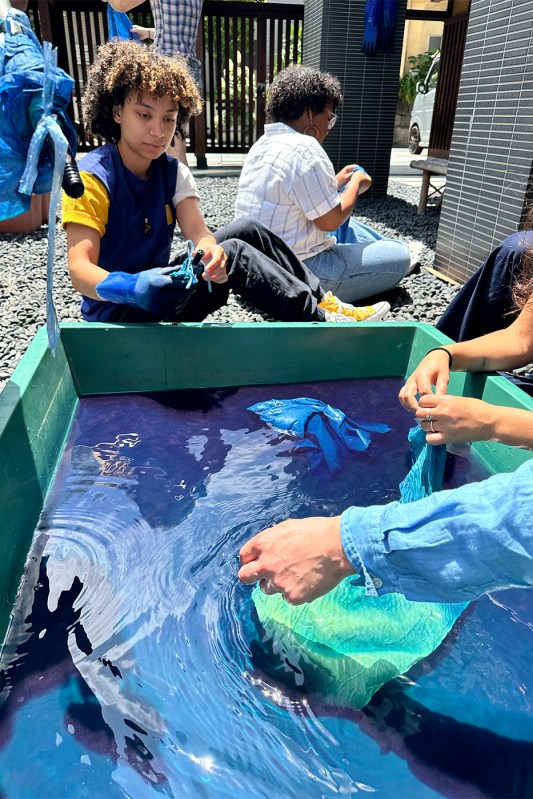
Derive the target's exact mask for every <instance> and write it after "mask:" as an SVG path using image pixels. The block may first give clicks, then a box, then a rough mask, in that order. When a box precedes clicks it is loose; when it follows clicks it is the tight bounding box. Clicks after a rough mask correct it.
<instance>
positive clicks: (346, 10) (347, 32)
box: [303, 0, 406, 197]
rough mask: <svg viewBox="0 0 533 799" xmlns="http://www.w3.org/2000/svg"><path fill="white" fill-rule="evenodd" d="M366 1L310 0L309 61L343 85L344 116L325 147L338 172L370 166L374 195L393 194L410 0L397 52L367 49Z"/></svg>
mask: <svg viewBox="0 0 533 799" xmlns="http://www.w3.org/2000/svg"><path fill="white" fill-rule="evenodd" d="M365 5H366V2H365V0H306V3H305V14H304V45H303V63H304V64H307V65H308V66H312V67H315V68H316V69H320V70H323V71H325V72H331V73H332V74H333V75H336V76H337V77H338V78H339V80H340V82H341V84H342V88H343V94H344V101H343V103H342V106H341V107H340V119H339V121H338V122H337V124H336V125H335V127H334V128H333V130H332V132H331V133H330V134H329V136H328V137H327V139H326V141H325V144H324V148H325V150H326V152H327V153H328V155H329V157H330V158H331V160H332V161H333V165H334V167H335V169H336V170H339V169H341V168H342V167H343V166H346V164H351V163H357V164H361V166H364V168H365V169H366V170H367V171H368V173H369V174H370V175H371V176H372V180H373V183H372V189H371V193H372V195H373V196H375V197H382V196H384V195H386V193H387V184H388V179H389V165H390V153H391V149H392V138H393V133H394V118H395V113H396V103H397V100H398V80H399V74H400V59H401V53H402V43H403V29H404V21H405V6H406V0H400V2H399V3H398V6H399V8H398V21H397V25H396V31H395V37H394V47H393V52H392V53H390V54H383V53H381V52H379V53H378V54H377V55H375V56H371V57H369V56H366V55H365V54H364V53H362V52H361V41H362V39H363V32H364V20H365Z"/></svg>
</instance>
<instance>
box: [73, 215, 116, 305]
mask: <svg viewBox="0 0 533 799" xmlns="http://www.w3.org/2000/svg"><path fill="white" fill-rule="evenodd" d="M66 229H67V254H68V271H69V274H70V279H71V281H72V285H73V286H74V288H75V289H76V291H79V292H80V294H84V295H85V296H86V297H92V298H93V299H94V300H98V299H100V298H99V297H98V294H97V293H96V285H97V284H98V283H100V281H102V280H104V279H105V278H106V277H107V275H108V274H109V273H108V272H106V270H105V269H102V267H100V266H98V258H99V256H100V234H99V233H98V231H97V230H94V228H90V227H87V225H80V224H78V223H77V222H69V223H68V224H67V226H66Z"/></svg>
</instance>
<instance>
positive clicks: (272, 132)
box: [235, 122, 339, 259]
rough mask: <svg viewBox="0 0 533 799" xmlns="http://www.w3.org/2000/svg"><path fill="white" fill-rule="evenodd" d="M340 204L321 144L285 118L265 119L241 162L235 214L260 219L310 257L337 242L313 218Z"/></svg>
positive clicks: (330, 166)
mask: <svg viewBox="0 0 533 799" xmlns="http://www.w3.org/2000/svg"><path fill="white" fill-rule="evenodd" d="M338 204H339V190H338V185H337V179H336V177H335V171H334V169H333V164H332V163H331V161H330V160H329V158H328V156H327V155H326V152H325V150H324V149H323V147H322V145H321V144H319V143H318V141H317V140H316V139H314V138H313V137H312V136H305V135H304V134H303V133H298V132H297V131H296V130H293V128H291V127H289V126H288V125H285V124H283V123H282V122H275V123H273V124H270V125H266V126H265V133H264V135H263V136H261V138H260V139H259V140H258V141H256V143H255V144H254V145H253V147H252V148H251V149H250V152H249V153H248V155H247V156H246V159H245V162H244V166H243V168H242V172H241V177H240V180H239V191H238V193H237V200H236V203H235V219H239V218H241V217H243V216H244V217H251V218H252V219H257V220H259V221H260V222H262V223H263V224H264V225H265V226H266V227H268V228H270V230H272V231H274V233H277V234H278V236H280V237H281V238H282V239H283V240H284V241H285V242H286V243H287V244H288V245H289V246H290V247H291V248H292V249H293V250H294V252H295V253H296V255H297V256H298V257H299V258H302V259H306V258H310V257H311V256H313V255H317V254H318V253H319V252H323V251H324V250H329V249H330V248H331V247H333V246H334V245H335V243H336V239H335V238H334V237H332V236H328V234H327V233H325V232H324V231H323V230H320V229H319V228H318V227H317V226H316V225H315V223H314V221H313V220H314V219H317V218H318V217H319V216H323V215H324V214H326V213H327V212H328V211H331V209H332V208H335V206H337V205H338Z"/></svg>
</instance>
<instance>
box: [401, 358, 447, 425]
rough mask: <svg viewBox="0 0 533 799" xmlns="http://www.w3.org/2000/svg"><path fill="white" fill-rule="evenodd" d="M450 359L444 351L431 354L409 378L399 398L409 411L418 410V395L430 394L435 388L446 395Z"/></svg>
mask: <svg viewBox="0 0 533 799" xmlns="http://www.w3.org/2000/svg"><path fill="white" fill-rule="evenodd" d="M449 365H450V359H449V357H448V355H447V353H446V352H444V350H434V351H433V352H429V353H428V354H427V355H426V357H425V358H423V359H422V360H421V361H420V363H419V364H418V366H417V367H416V369H415V371H414V372H413V374H412V375H411V376H410V377H409V379H408V380H407V382H406V383H405V385H404V386H403V388H402V389H401V391H400V393H399V395H398V398H399V400H400V402H401V403H402V405H403V406H404V408H407V410H408V411H413V412H414V411H416V410H417V408H418V401H417V398H416V397H417V394H430V393H431V387H432V386H435V391H436V393H437V394H446V393H447V391H448V383H449V382H450V368H449Z"/></svg>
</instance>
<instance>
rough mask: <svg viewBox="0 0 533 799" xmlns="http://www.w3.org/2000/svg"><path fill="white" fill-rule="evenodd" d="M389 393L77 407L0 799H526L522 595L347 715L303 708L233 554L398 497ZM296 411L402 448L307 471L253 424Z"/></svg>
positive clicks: (285, 444) (528, 719)
mask: <svg viewBox="0 0 533 799" xmlns="http://www.w3.org/2000/svg"><path fill="white" fill-rule="evenodd" d="M398 389H399V381H397V380H381V381H372V382H370V381H346V382H342V383H320V384H315V385H298V386H282V387H279V386H278V387H254V388H246V389H238V390H220V391H212V392H200V391H198V392H181V393H179V394H175V395H172V396H167V395H158V396H150V397H144V396H125V397H99V398H92V399H85V400H82V401H81V403H80V409H79V412H78V414H77V417H76V420H75V423H74V426H73V429H72V432H71V435H70V438H69V441H68V444H67V447H66V449H65V452H64V456H63V460H62V463H61V466H60V469H59V471H58V475H57V478H56V481H55V484H54V487H53V489H52V491H51V492H50V495H49V496H48V498H47V502H46V506H45V509H44V511H43V514H42V517H41V520H40V524H39V528H38V530H37V532H36V536H35V539H34V542H33V546H32V550H31V553H30V557H29V560H28V565H27V569H26V573H25V576H24V581H23V586H22V591H21V594H20V597H19V601H18V604H17V606H16V608H15V611H14V622H13V625H12V629H11V632H10V635H9V639H8V642H7V645H6V648H5V651H4V656H3V670H2V672H1V673H0V679H1V683H0V689H1V690H2V700H3V703H2V705H0V773H1V776H0V796H1V797H6V799H31V798H32V797H39V799H42V797H54V799H62V797H65V798H66V797H68V798H69V799H73V798H74V799H77V798H78V797H91V799H95V797H105V798H106V799H108V797H110V798H111V799H113V798H114V797H124V796H127V797H132V798H133V799H138V797H155V796H156V795H161V796H168V797H171V796H172V797H176V799H188V797H191V798H192V799H195V798H196V797H200V799H227V798H228V797H231V799H241V798H242V799H244V797H246V798H247V799H248V798H249V797H252V799H253V797H265V799H266V798H268V799H315V798H316V799H322V798H323V797H335V796H352V795H355V794H360V793H364V794H366V793H378V794H379V795H380V796H382V797H391V799H392V797H394V799H402V798H403V797H405V798H406V799H407V797H408V798H409V799H417V798H418V797H420V799H422V797H423V798H424V799H426V798H427V797H433V796H442V795H445V796H458V797H459V796H461V797H466V796H468V797H474V796H484V795H494V796H496V795H498V796H504V795H509V796H511V795H513V796H520V795H526V794H525V793H520V790H521V786H525V785H527V780H528V779H530V776H529V777H528V775H530V771H531V766H530V765H529V764H530V763H531V762H533V724H532V716H533V708H532V706H531V698H530V697H531V693H530V692H531V688H532V687H533V685H532V683H533V678H532V677H531V676H530V671H531V670H530V669H529V668H527V667H526V664H527V663H531V654H532V651H533V650H532V639H531V638H530V637H529V636H530V635H531V634H532V630H533V626H532V624H533V613H532V610H531V607H530V604H531V603H528V602H527V601H526V600H525V598H524V593H526V592H522V593H520V592H506V593H505V594H500V595H498V596H497V600H498V601H496V600H495V599H490V598H484V599H483V600H481V601H480V602H478V603H477V604H474V605H472V606H471V607H470V608H469V609H468V611H467V613H466V614H465V616H463V617H462V618H461V619H460V620H459V622H458V623H457V624H456V626H455V628H454V630H453V631H452V633H451V634H450V636H448V638H447V639H446V641H445V642H444V644H443V645H442V646H441V647H440V648H439V649H438V650H437V652H435V653H434V654H433V655H432V656H431V657H430V658H427V659H426V660H424V661H423V662H421V663H419V664H418V665H417V666H416V667H414V668H413V669H411V671H410V672H409V674H408V675H407V676H404V677H401V678H398V679H397V680H394V681H392V682H391V683H389V685H387V686H385V687H384V688H383V689H382V690H381V691H380V692H379V693H378V694H377V695H376V697H375V698H374V699H373V700H372V702H371V703H370V705H369V706H368V707H367V708H365V709H364V710H363V711H355V710H353V709H351V708H349V707H342V706H341V707H338V706H335V702H332V701H331V698H330V699H329V700H328V701H327V702H326V698H325V697H322V696H319V695H316V694H315V695H313V694H310V693H306V690H305V680H304V684H303V686H300V685H299V683H300V682H302V680H301V678H300V677H299V676H298V675H297V674H296V672H295V670H294V664H293V668H292V670H291V668H287V664H286V663H284V661H283V657H280V656H279V655H276V653H275V652H273V651H272V645H271V643H269V642H268V641H267V640H266V637H265V634H264V632H263V631H262V630H261V629H260V627H259V624H258V622H257V617H256V615H255V610H254V606H253V603H252V601H251V590H250V589H249V588H245V587H243V586H241V585H240V584H239V583H238V582H237V579H236V574H237V569H238V552H239V548H240V546H241V545H242V544H243V543H244V541H245V540H247V539H248V538H249V537H250V536H252V535H254V534H255V533H257V532H258V531H259V530H261V529H263V528H265V527H267V526H270V525H272V524H274V523H276V522H278V521H281V520H282V519H284V518H287V517H288V516H296V517H298V516H299V517H302V516H306V515H334V514H337V513H340V512H341V511H342V510H343V509H344V508H345V507H346V506H347V505H349V504H353V503H359V504H365V505H368V504H372V503H374V502H376V503H383V502H385V501H389V500H393V499H397V498H398V485H399V482H400V480H401V479H402V478H403V477H404V476H405V473H406V471H407V469H408V460H409V458H408V445H407V431H408V429H409V426H410V423H411V418H410V416H409V415H408V414H406V413H405V412H404V411H402V410H401V409H400V408H399V406H398V403H397V400H396V396H397V392H398ZM298 396H314V397H317V398H319V399H321V400H323V401H325V402H329V403H331V404H332V405H334V406H336V407H339V408H341V409H342V410H343V411H345V412H346V413H347V414H348V415H350V416H354V417H359V418H361V419H365V420H367V421H385V422H386V423H387V424H389V425H390V426H391V427H392V432H391V433H390V434H387V435H380V436H376V438H375V440H374V439H373V441H372V444H371V446H370V448H369V449H368V451H366V452H361V453H351V454H350V459H349V461H347V462H346V464H345V468H343V469H342V471H341V472H340V474H339V475H337V476H335V479H331V477H328V476H327V475H325V474H324V473H320V474H313V473H312V472H311V470H310V469H309V465H308V461H307V455H306V453H305V452H304V451H302V450H296V449H295V447H294V441H293V440H292V439H290V438H289V437H288V436H286V435H280V434H279V433H277V432H276V431H275V430H273V429H271V428H269V427H267V426H266V425H264V424H263V423H262V422H261V420H260V419H259V418H258V416H257V415H255V414H253V413H251V412H250V411H248V410H247V408H248V406H249V405H251V404H253V403H254V402H258V401H261V400H266V399H270V398H272V397H278V398H290V397H298ZM450 464H451V465H452V466H454V468H453V469H452V470H450V474H449V475H448V478H449V479H448V485H454V484H459V483H462V482H465V481H467V480H472V479H479V477H480V476H481V474H480V472H479V469H478V467H477V466H476V465H475V464H473V463H470V462H469V461H467V460H465V459H464V458H456V459H455V463H454V461H453V460H451V461H450ZM509 652H512V653H513V657H512V658H510V657H509ZM458 742H459V743H458ZM496 752H497V753H499V755H498V758H496V754H495V753H496ZM506 758H507V759H506ZM492 762H494V763H496V762H498V763H499V767H498V768H499V770H498V776H497V786H498V790H499V791H500V792H499V793H496V792H492V788H491V786H492V785H494V784H495V783H494V780H495V779H496V778H495V777H494V773H493V772H494V769H493V768H492V765H491V763H492ZM506 790H508V794H506V793H505V791H506Z"/></svg>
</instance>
